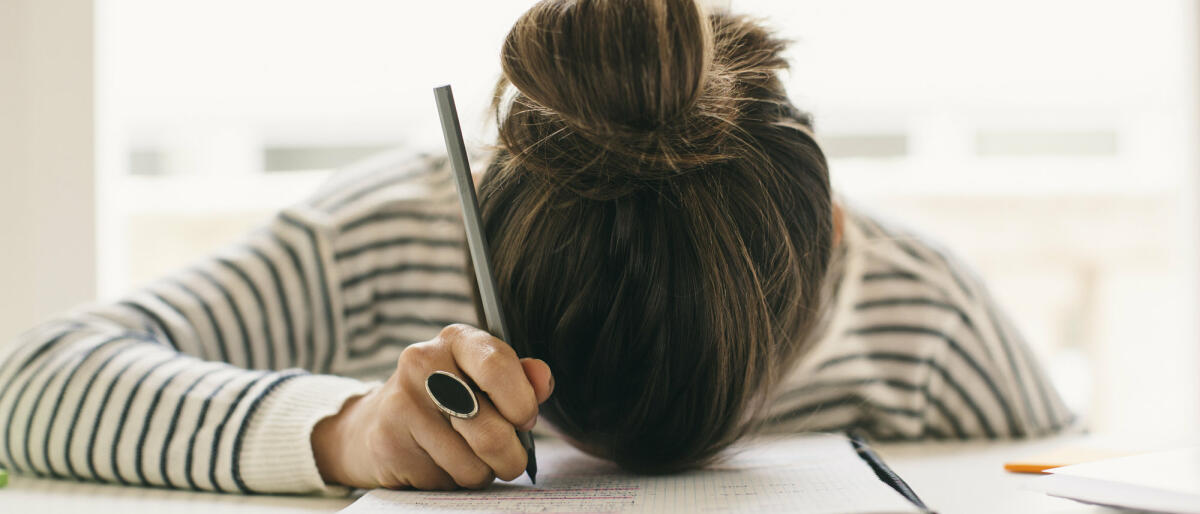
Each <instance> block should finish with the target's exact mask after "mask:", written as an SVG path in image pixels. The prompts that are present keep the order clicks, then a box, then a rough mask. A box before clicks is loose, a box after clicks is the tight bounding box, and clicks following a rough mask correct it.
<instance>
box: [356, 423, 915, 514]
mask: <svg viewBox="0 0 1200 514" xmlns="http://www.w3.org/2000/svg"><path fill="white" fill-rule="evenodd" d="M538 464H539V468H541V471H540V472H539V474H538V477H539V481H538V483H537V485H534V484H531V483H530V482H529V478H528V477H526V476H522V477H521V478H519V479H517V480H515V481H513V482H510V483H504V482H497V483H495V484H493V485H492V486H491V487H490V488H488V489H486V490H483V491H453V492H425V491H388V490H375V491H371V492H369V493H367V494H366V495H364V496H363V497H362V498H360V499H359V500H358V501H357V502H355V503H354V504H353V505H351V506H350V507H347V508H346V509H345V510H344V511H343V512H346V513H349V514H375V513H385V512H386V513H398V512H477V511H493V512H494V511H503V512H631V513H633V512H688V513H695V512H745V513H755V514H764V513H766V512H780V511H788V512H813V513H842V512H863V513H895V512H921V511H920V510H919V509H917V508H916V507H915V506H914V505H912V504H911V503H909V502H908V500H906V499H905V498H904V497H902V496H900V494H899V493H897V492H896V491H895V490H893V489H892V488H891V487H889V486H888V485H887V484H885V483H883V482H881V481H880V480H879V478H878V477H876V476H875V473H874V471H872V470H871V468H870V467H869V466H868V465H867V464H866V463H865V462H863V461H862V459H860V458H859V457H858V455H857V454H856V453H855V451H854V449H853V448H852V447H851V446H850V443H849V441H848V440H847V439H846V437H845V436H841V435H832V434H830V435H808V436H802V437H786V438H768V439H758V440H754V441H750V442H747V443H743V444H740V445H739V446H737V447H736V448H734V449H732V450H731V451H730V452H729V457H728V458H727V459H726V460H724V461H723V462H721V463H719V464H716V465H714V466H711V467H710V468H708V469H704V470H700V471H692V472H688V473H683V474H676V475H668V476H655V477H645V476H636V475H630V474H626V473H623V472H621V471H620V470H619V469H617V468H616V466H614V465H612V464H611V463H608V462H605V461H602V460H599V459H596V458H593V457H589V456H587V455H585V454H583V453H581V452H579V451H578V450H575V449H574V448H572V447H570V446H569V445H567V444H566V443H564V442H562V441H560V440H557V439H539V440H538Z"/></svg>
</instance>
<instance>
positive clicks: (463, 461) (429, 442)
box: [408, 409, 512, 489]
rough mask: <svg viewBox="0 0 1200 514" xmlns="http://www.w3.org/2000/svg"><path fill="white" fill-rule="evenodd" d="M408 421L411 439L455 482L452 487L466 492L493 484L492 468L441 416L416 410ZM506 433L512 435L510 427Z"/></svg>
mask: <svg viewBox="0 0 1200 514" xmlns="http://www.w3.org/2000/svg"><path fill="white" fill-rule="evenodd" d="M408 418H409V420H408V423H409V427H410V428H411V430H412V436H413V439H414V440H415V441H416V442H417V444H418V445H420V446H421V448H422V449H424V450H425V453H427V454H429V457H430V458H431V459H433V462H435V463H437V465H438V466H439V467H441V468H442V469H443V470H445V471H446V473H449V474H450V476H451V477H452V478H454V483H456V484H458V485H460V486H462V487H466V488H469V489H479V488H483V487H487V485H488V484H491V483H492V480H493V479H494V478H495V474H494V473H493V472H492V468H491V467H489V466H488V464H487V463H486V462H484V461H483V459H481V458H480V457H479V456H478V455H476V454H475V451H474V450H472V448H471V446H470V445H468V444H467V441H466V440H464V439H463V437H462V436H461V435H459V433H458V432H456V431H455V430H454V428H453V427H451V426H450V422H449V421H447V420H446V417H445V416H444V415H442V413H440V412H438V411H430V410H429V409H418V410H417V412H413V413H410V414H409V415H408ZM465 421H472V420H465ZM509 431H512V428H511V425H510V428H509Z"/></svg>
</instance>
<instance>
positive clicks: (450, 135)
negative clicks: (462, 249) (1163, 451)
mask: <svg viewBox="0 0 1200 514" xmlns="http://www.w3.org/2000/svg"><path fill="white" fill-rule="evenodd" d="M433 96H434V98H436V99H437V108H438V115H439V116H440V117H441V119H442V136H443V137H445V139H446V153H448V154H450V167H451V168H453V170H454V183H455V184H456V185H457V186H458V203H459V204H460V205H462V211H463V224H465V225H466V228H467V247H469V248H470V251H471V262H472V264H473V265H474V266H475V280H476V282H478V283H479V298H480V300H481V301H482V303H483V315H484V317H485V318H487V319H486V322H487V329H488V332H491V333H492V335H493V336H496V337H497V338H499V339H500V340H501V341H508V330H507V329H506V328H505V326H504V313H503V311H501V310H500V298H499V296H498V295H497V294H496V278H495V276H494V275H493V274H492V266H491V264H490V263H491V261H490V260H489V259H488V246H487V240H486V239H484V237H483V220H482V219H481V218H480V217H479V201H478V200H477V199H476V198H475V181H474V180H472V179H471V164H470V163H469V162H467V148H466V145H464V144H463V137H462V129H461V128H460V127H459V124H458V109H457V108H456V107H455V106H454V92H453V91H451V90H450V86H449V85H445V86H441V87H435V88H433ZM517 439H520V440H521V446H522V447H524V448H525V455H526V456H527V457H528V461H527V462H528V463H527V464H526V465H525V473H526V474H528V475H529V481H530V482H533V483H535V484H536V483H537V456H536V455H535V452H534V447H533V434H530V433H529V432H526V431H524V430H517Z"/></svg>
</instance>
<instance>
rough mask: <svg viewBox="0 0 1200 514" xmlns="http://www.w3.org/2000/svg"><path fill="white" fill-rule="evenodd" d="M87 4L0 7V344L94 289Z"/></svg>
mask: <svg viewBox="0 0 1200 514" xmlns="http://www.w3.org/2000/svg"><path fill="white" fill-rule="evenodd" d="M92 119H93V117H92V2H91V1H90V0H0V341H4V340H7V339H9V338H10V337H11V336H13V335H15V334H16V333H18V332H20V331H22V330H24V329H27V328H29V327H30V326H31V325H33V324H34V323H35V322H36V321H37V320H39V319H43V318H45V317H46V316H48V315H50V314H53V313H54V312H56V311H59V310H62V309H65V308H68V307H70V306H72V305H74V304H77V303H79V302H82V301H86V300H89V299H91V298H92V297H93V296H94V295H95V290H96V269H95V254H96V250H95V244H96V240H95V228H94V226H95V202H94V196H95V195H94V192H93V189H94V188H93V185H94V179H93V164H92V162H93V151H92V149H93V142H92V135H93V129H92Z"/></svg>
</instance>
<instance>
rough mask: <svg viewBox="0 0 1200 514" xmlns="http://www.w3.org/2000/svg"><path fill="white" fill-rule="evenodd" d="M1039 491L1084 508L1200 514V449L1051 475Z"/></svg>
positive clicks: (1092, 464)
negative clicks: (1071, 501) (1073, 501)
mask: <svg viewBox="0 0 1200 514" xmlns="http://www.w3.org/2000/svg"><path fill="white" fill-rule="evenodd" d="M1048 471H1049V473H1051V475H1050V476H1047V477H1043V478H1039V479H1037V480H1036V481H1034V484H1033V487H1034V489H1038V490H1040V491H1043V492H1045V493H1046V494H1049V495H1052V496H1058V497H1062V498H1068V499H1072V500H1076V501H1080V502H1084V503H1092V504H1097V505H1106V506H1112V507H1121V508H1126V509H1143V510H1148V511H1154V512H1178V513H1193V514H1200V447H1196V448H1187V449H1182V450H1170V451H1165V452H1155V453H1147V454H1143V455H1135V456H1132V457H1120V458H1116V459H1107V460H1101V461H1096V462H1088V463H1086V464H1076V465H1073V466H1065V467H1061V468H1054V469H1051V470H1048Z"/></svg>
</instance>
